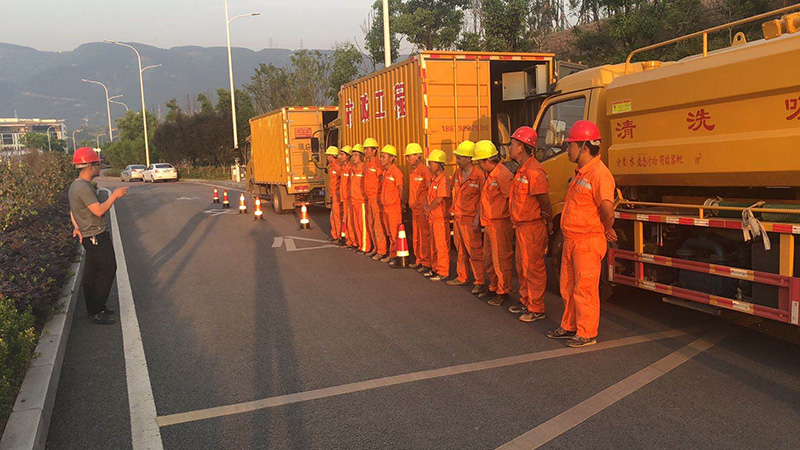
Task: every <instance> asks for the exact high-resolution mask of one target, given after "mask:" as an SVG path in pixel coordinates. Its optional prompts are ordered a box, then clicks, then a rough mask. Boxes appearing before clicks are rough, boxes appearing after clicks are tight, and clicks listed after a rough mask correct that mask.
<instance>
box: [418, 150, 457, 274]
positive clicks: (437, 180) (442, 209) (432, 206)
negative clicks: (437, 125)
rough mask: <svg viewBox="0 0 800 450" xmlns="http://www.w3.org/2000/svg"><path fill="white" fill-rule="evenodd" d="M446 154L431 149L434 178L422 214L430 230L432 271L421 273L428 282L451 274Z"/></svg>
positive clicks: (430, 163) (430, 158) (429, 163)
mask: <svg viewBox="0 0 800 450" xmlns="http://www.w3.org/2000/svg"><path fill="white" fill-rule="evenodd" d="M446 162H447V155H445V153H444V152H443V151H441V150H438V149H437V150H431V153H430V154H429V155H428V167H430V169H431V175H432V177H433V179H432V180H431V184H430V186H429V187H428V197H427V205H425V208H424V210H425V214H427V216H428V223H429V224H430V229H431V270H429V271H427V272H425V273H424V274H423V275H425V277H427V278H428V279H429V280H431V281H441V280H443V279H445V278H447V277H448V276H449V275H450V230H449V228H450V227H449V226H448V225H449V224H448V220H449V219H450V186H449V182H448V181H449V180H448V179H447V174H446V173H445V171H444V165H445V163H446Z"/></svg>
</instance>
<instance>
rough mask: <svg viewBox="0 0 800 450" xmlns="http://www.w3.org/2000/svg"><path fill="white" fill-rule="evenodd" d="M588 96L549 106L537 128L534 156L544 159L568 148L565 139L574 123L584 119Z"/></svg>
mask: <svg viewBox="0 0 800 450" xmlns="http://www.w3.org/2000/svg"><path fill="white" fill-rule="evenodd" d="M585 110H586V98H585V97H578V98H573V99H570V100H566V101H563V102H560V103H555V104H552V105H550V106H548V107H547V109H546V110H545V111H544V113H543V114H542V116H541V117H542V118H541V120H540V121H539V126H538V127H537V129H536V134H537V136H538V137H537V139H536V152H535V153H534V157H536V159H537V160H539V161H544V160H546V159H550V158H552V157H553V156H556V155H558V154H560V153H561V152H563V151H564V150H566V148H567V147H566V145H564V139H565V138H566V135H567V132H568V131H569V129H570V128H571V127H572V124H574V123H575V122H577V121H578V120H581V119H583V115H584V111H585Z"/></svg>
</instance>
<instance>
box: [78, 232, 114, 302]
mask: <svg viewBox="0 0 800 450" xmlns="http://www.w3.org/2000/svg"><path fill="white" fill-rule="evenodd" d="M95 242H96V243H95ZM83 248H84V249H86V265H85V266H84V268H83V296H84V298H85V299H86V311H87V312H88V313H89V315H94V314H97V313H99V312H101V311H103V310H105V309H106V302H108V294H109V293H110V292H111V285H112V284H113V283H114V277H115V276H116V274H117V257H116V255H114V244H113V243H112V242H111V234H110V233H109V232H108V231H105V232H103V233H100V234H98V235H97V236H95V237H94V240H92V238H87V237H84V238H83Z"/></svg>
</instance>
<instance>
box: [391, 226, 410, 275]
mask: <svg viewBox="0 0 800 450" xmlns="http://www.w3.org/2000/svg"><path fill="white" fill-rule="evenodd" d="M406 267H408V240H407V239H406V226H405V225H403V224H402V223H401V224H400V225H398V226H397V257H396V258H395V259H394V265H393V266H392V268H393V269H405V268H406Z"/></svg>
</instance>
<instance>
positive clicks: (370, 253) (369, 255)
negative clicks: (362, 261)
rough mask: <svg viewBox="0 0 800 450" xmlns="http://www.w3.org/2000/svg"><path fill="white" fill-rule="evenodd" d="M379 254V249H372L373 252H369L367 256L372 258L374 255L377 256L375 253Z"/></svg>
mask: <svg viewBox="0 0 800 450" xmlns="http://www.w3.org/2000/svg"><path fill="white" fill-rule="evenodd" d="M377 254H378V251H377V250H373V251H371V252H369V253H367V254H366V257H367V258H372V257H373V256H375V255H377Z"/></svg>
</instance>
